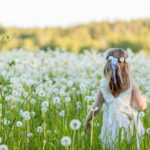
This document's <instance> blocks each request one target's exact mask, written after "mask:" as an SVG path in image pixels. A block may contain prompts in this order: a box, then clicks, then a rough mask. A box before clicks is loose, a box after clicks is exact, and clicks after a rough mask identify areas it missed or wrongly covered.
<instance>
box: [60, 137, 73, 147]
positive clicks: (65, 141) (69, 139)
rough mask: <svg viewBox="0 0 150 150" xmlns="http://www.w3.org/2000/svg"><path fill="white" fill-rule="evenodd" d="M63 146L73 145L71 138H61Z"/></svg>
mask: <svg viewBox="0 0 150 150" xmlns="http://www.w3.org/2000/svg"><path fill="white" fill-rule="evenodd" d="M61 144H62V145H63V146H69V145H70V144H71V138H70V137H69V136H64V137H62V138H61Z"/></svg>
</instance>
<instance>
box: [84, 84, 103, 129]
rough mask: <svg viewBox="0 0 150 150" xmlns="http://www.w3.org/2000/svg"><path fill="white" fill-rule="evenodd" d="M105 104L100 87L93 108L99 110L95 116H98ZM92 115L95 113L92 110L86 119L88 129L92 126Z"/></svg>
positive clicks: (95, 112)
mask: <svg viewBox="0 0 150 150" xmlns="http://www.w3.org/2000/svg"><path fill="white" fill-rule="evenodd" d="M103 103H104V98H103V95H102V92H101V90H100V87H99V88H98V92H97V97H96V101H95V103H94V105H93V108H95V107H98V110H97V111H94V116H96V115H97V114H98V112H99V111H100V109H101V107H102V105H103ZM92 114H93V111H92V110H91V111H90V112H89V114H88V115H87V118H86V126H87V128H88V126H89V125H90V121H91V119H92Z"/></svg>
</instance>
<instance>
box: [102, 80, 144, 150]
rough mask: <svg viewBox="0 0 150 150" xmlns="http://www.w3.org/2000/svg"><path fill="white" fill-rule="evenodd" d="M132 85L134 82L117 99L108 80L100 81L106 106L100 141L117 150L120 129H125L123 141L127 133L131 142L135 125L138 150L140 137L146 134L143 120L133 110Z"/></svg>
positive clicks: (122, 134) (122, 136) (122, 133)
mask: <svg viewBox="0 0 150 150" xmlns="http://www.w3.org/2000/svg"><path fill="white" fill-rule="evenodd" d="M132 83H133V81H132V80H131V82H130V88H129V89H128V90H126V91H124V92H122V93H120V95H119V96H118V97H116V98H115V97H114V96H113V95H112V94H111V92H110V91H109V89H108V87H107V86H108V84H107V79H106V78H102V79H101V80H100V88H101V91H102V94H103V97H104V103H105V105H106V108H105V110H104V113H103V125H102V129H101V135H100V140H101V141H102V142H103V144H105V145H107V146H111V147H112V149H115V148H114V146H115V143H116V142H117V140H118V139H117V137H118V134H119V128H122V127H123V129H124V130H122V131H121V141H122V140H123V139H124V137H126V136H125V132H126V133H127V139H128V140H129V139H130V136H129V135H132V134H133V128H134V125H135V127H136V137H137V146H138V149H140V146H139V138H138V136H140V135H143V134H144V133H145V130H144V127H143V125H142V123H141V120H140V118H139V117H138V113H137V111H136V110H135V109H134V108H133V103H132V102H131V94H132ZM129 130H130V131H129ZM129 133H131V134H129Z"/></svg>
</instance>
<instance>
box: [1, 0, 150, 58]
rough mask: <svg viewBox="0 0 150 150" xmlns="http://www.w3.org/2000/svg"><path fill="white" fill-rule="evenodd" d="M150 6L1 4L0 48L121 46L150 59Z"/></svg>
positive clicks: (117, 1)
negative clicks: (142, 53) (145, 55)
mask: <svg viewBox="0 0 150 150" xmlns="http://www.w3.org/2000/svg"><path fill="white" fill-rule="evenodd" d="M149 6H150V1H149V0H132V1H131V0H105V1H102V0H63V1H60V0H53V1H52V0H13V1H10V0H5V1H1V7H0V50H1V51H4V52H5V51H9V50H12V49H20V48H22V49H24V50H29V51H37V50H38V49H41V50H43V51H46V50H48V49H49V48H51V49H53V50H55V49H56V48H58V47H60V48H64V49H66V50H67V51H72V52H83V51H84V50H85V49H86V50H95V51H105V50H106V49H107V48H110V47H121V48H124V49H127V48H131V49H132V50H133V51H134V52H139V51H143V52H144V53H146V54H147V55H150V10H149Z"/></svg>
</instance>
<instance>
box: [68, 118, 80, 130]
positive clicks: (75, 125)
mask: <svg viewBox="0 0 150 150" xmlns="http://www.w3.org/2000/svg"><path fill="white" fill-rule="evenodd" d="M80 126H81V122H80V121H79V120H77V119H73V120H72V121H71V122H70V128H71V129H73V130H78V129H79V128H80Z"/></svg>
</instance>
